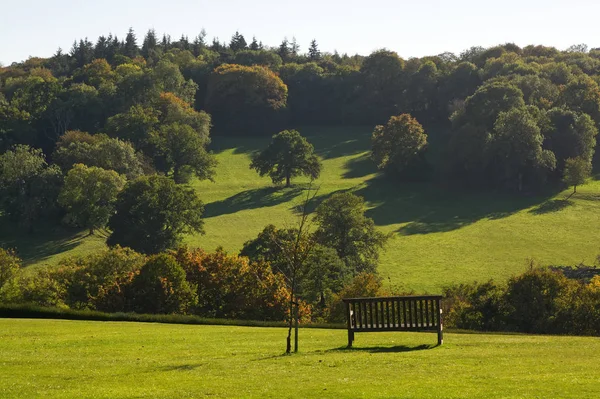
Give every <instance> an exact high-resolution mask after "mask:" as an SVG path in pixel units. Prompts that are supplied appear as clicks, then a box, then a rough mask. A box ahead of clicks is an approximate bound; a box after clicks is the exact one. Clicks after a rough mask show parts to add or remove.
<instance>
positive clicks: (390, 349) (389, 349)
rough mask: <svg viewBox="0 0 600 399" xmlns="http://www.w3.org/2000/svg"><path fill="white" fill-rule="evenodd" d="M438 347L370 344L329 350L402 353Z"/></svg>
mask: <svg viewBox="0 0 600 399" xmlns="http://www.w3.org/2000/svg"><path fill="white" fill-rule="evenodd" d="M435 347H437V345H418V346H406V345H396V346H370V347H364V348H361V347H358V348H357V347H352V348H348V347H346V346H343V347H340V348H335V349H330V350H329V352H369V353H402V352H414V351H422V350H427V349H433V348H435Z"/></svg>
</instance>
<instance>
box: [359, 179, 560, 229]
mask: <svg viewBox="0 0 600 399" xmlns="http://www.w3.org/2000/svg"><path fill="white" fill-rule="evenodd" d="M355 194H357V195H360V196H362V197H363V198H364V199H365V200H366V201H367V204H368V205H370V206H371V208H370V209H368V210H367V212H366V216H368V217H370V218H372V219H373V220H374V222H375V224H376V225H379V226H387V225H391V224H405V225H404V226H402V227H401V228H400V229H399V230H398V232H399V233H400V234H403V235H413V234H429V233H436V232H447V231H452V230H456V229H460V228H462V227H465V226H468V225H470V224H472V223H475V222H477V221H479V220H482V219H491V220H494V219H501V218H505V217H508V216H510V215H513V214H515V213H516V212H519V211H521V210H523V209H527V208H531V207H532V206H534V205H537V204H540V203H544V202H546V201H547V200H548V199H549V198H550V197H551V196H553V195H554V193H552V192H547V193H543V194H539V195H535V196H532V195H530V196H525V195H517V194H502V193H497V192H491V191H487V192H484V191H457V190H452V189H447V188H445V187H442V186H440V185H437V184H435V183H408V182H394V181H391V180H388V179H386V178H384V177H380V176H378V177H376V178H373V179H371V180H369V181H368V182H367V183H366V184H365V185H363V186H361V187H360V188H359V189H358V190H356V191H355Z"/></svg>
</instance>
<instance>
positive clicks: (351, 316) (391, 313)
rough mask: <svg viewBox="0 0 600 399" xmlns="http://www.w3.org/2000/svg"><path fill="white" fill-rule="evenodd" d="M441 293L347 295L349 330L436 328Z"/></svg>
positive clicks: (440, 315)
mask: <svg viewBox="0 0 600 399" xmlns="http://www.w3.org/2000/svg"><path fill="white" fill-rule="evenodd" d="M441 300H442V296H441V295H425V296H396V297H380V298H347V299H344V300H343V301H344V302H345V304H346V317H347V324H348V330H352V331H356V332H361V331H363V332H366V331H439V330H440V329H441V324H442V312H441Z"/></svg>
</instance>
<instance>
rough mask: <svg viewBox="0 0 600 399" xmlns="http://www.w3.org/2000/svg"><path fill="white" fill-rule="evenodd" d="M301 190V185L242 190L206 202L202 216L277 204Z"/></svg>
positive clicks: (302, 188)
mask: <svg viewBox="0 0 600 399" xmlns="http://www.w3.org/2000/svg"><path fill="white" fill-rule="evenodd" d="M303 190H304V186H303V185H297V186H292V187H289V188H282V187H265V188H257V189H253V190H247V191H243V192H241V193H238V194H235V195H233V196H231V197H229V198H226V199H224V200H222V201H215V202H211V203H210V204H206V206H205V207H204V218H211V217H216V216H221V215H227V214H232V213H236V212H239V211H244V210H248V209H256V208H264V207H270V206H275V205H279V204H282V203H284V202H288V201H290V200H292V199H294V198H295V197H297V196H298V195H300V193H301V192H302V191H303Z"/></svg>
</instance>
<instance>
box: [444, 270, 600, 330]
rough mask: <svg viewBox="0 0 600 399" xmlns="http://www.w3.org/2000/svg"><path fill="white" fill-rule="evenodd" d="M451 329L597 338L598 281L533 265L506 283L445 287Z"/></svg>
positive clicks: (447, 317)
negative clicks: (580, 278)
mask: <svg viewBox="0 0 600 399" xmlns="http://www.w3.org/2000/svg"><path fill="white" fill-rule="evenodd" d="M444 297H445V299H444V308H445V309H444V315H445V316H444V320H445V323H446V325H447V326H452V327H457V328H465V329H470V330H480V331H518V332H525V333H538V334H539V333H543V334H579V335H598V333H599V332H600V311H598V309H600V307H599V306H600V277H599V276H596V277H594V278H592V279H591V281H583V280H575V279H569V278H567V277H565V275H564V274H563V273H562V272H561V271H559V270H551V269H548V268H543V267H540V266H539V265H537V264H535V263H534V262H532V263H531V264H530V269H529V270H528V271H526V272H525V273H523V274H521V275H518V276H514V277H512V278H510V279H509V280H508V282H507V283H506V284H499V283H496V282H494V281H489V282H487V283H482V284H478V283H473V284H460V285H454V286H450V287H447V288H445V289H444Z"/></svg>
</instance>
